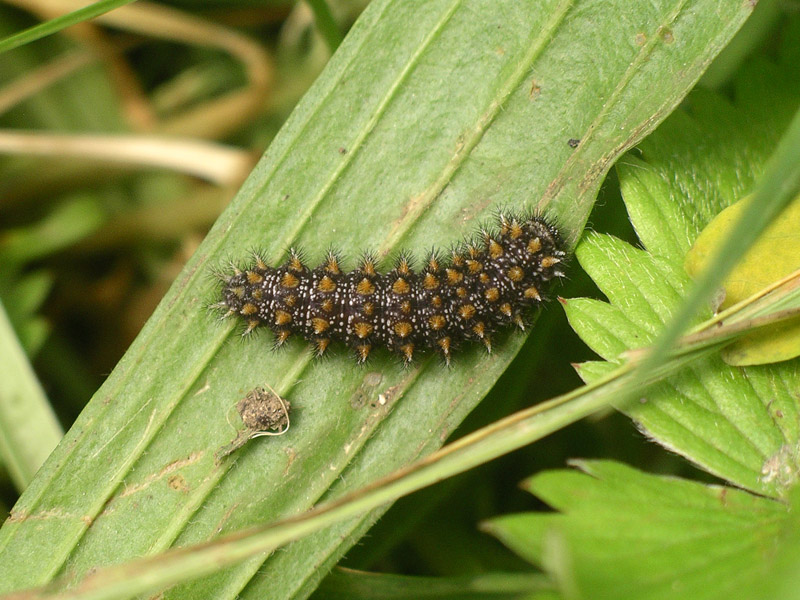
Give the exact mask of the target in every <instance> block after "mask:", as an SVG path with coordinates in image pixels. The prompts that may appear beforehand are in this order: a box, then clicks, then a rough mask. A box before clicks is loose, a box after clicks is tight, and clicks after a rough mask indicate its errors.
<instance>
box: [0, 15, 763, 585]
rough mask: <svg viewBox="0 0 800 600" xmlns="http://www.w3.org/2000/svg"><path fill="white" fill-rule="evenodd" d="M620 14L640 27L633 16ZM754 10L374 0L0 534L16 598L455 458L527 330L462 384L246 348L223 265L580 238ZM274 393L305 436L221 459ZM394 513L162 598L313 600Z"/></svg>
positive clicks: (455, 375) (2, 571)
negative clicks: (485, 227)
mask: <svg viewBox="0 0 800 600" xmlns="http://www.w3.org/2000/svg"><path fill="white" fill-rule="evenodd" d="M623 7H624V10H625V13H626V19H625V20H619V19H616V18H613V17H612V16H613V15H615V14H618V13H619V11H620V10H623ZM749 11H750V7H749V6H748V5H746V4H736V5H733V4H731V5H726V6H723V7H720V6H718V5H717V3H716V2H713V1H711V0H694V1H683V2H678V1H676V0H671V1H667V0H661V1H660V2H656V3H647V4H641V5H636V6H635V7H634V8H632V7H631V6H630V5H629V4H628V3H626V2H621V1H619V0H618V1H616V2H612V1H605V2H601V3H591V2H571V1H568V0H560V1H553V0H551V1H549V2H545V3H530V4H528V3H523V4H520V3H518V2H512V1H511V0H508V1H502V2H493V3H488V4H487V3H480V2H475V1H461V2H459V1H455V0H449V1H444V0H438V1H435V2H430V1H422V0H418V1H413V2H409V1H408V0H402V1H401V0H378V1H376V2H373V3H371V4H370V6H369V8H368V9H367V10H366V11H365V13H364V14H363V15H362V17H361V18H360V19H359V21H358V22H357V23H356V25H355V26H354V28H353V29H352V30H351V32H350V34H349V35H348V37H347V39H346V40H345V41H344V42H343V44H342V45H341V47H340V48H339V50H338V51H337V53H336V54H335V56H334V57H333V59H332V60H331V62H330V63H329V65H328V67H327V68H326V70H325V72H324V73H323V75H322V76H321V77H320V79H319V80H318V81H317V83H316V84H315V85H314V87H313V88H312V89H311V91H310V92H309V94H308V95H307V96H306V97H305V99H304V100H303V101H302V102H301V103H300V105H299V106H298V107H297V109H296V110H295V112H294V114H293V115H292V117H291V119H290V120H289V121H288V122H287V124H286V125H285V127H284V128H283V130H282V132H281V134H280V135H279V136H278V137H277V138H276V140H275V142H274V143H273V144H272V146H271V147H270V149H269V150H268V152H267V153H266V155H265V156H264V158H263V159H262V160H261V162H260V163H259V164H258V166H257V167H256V168H255V170H254V172H253V173H252V175H251V177H250V178H249V179H248V181H247V182H246V183H245V185H244V186H243V188H242V190H241V191H240V193H239V195H238V196H237V198H236V199H235V200H234V201H233V202H232V204H231V206H230V207H229V209H228V210H227V211H226V212H225V213H224V214H223V216H222V217H221V218H220V220H219V221H218V223H217V224H216V226H215V227H214V229H213V230H212V232H211V233H210V234H209V236H208V238H207V239H206V241H205V242H204V244H203V245H202V246H201V247H200V249H199V250H198V252H197V253H196V255H195V256H194V257H193V259H192V260H191V261H190V263H189V264H188V265H187V267H186V269H185V270H184V272H183V273H182V274H181V276H180V277H179V278H178V280H177V281H176V283H175V284H174V285H173V287H172V288H171V290H170V292H169V293H168V294H167V296H166V297H165V299H164V300H163V302H162V303H161V305H160V306H159V308H158V309H157V311H156V313H155V314H154V315H153V317H152V318H151V319H150V321H149V322H148V324H147V325H146V326H145V328H144V329H143V331H142V333H141V335H140V336H139V338H137V340H136V342H134V344H133V345H132V347H131V348H130V350H129V351H128V353H127V354H126V356H125V357H124V358H123V360H122V361H121V362H120V364H119V365H118V366H117V368H116V369H115V370H114V372H113V373H112V374H111V375H110V376H109V378H108V380H107V381H106V383H105V385H104V386H103V387H102V388H101V390H100V391H99V392H98V393H97V395H96V396H95V398H94V399H93V401H92V402H91V403H90V405H89V406H88V407H87V409H86V410H85V411H84V413H83V414H82V415H81V417H80V418H79V420H78V421H77V422H76V424H75V426H74V427H73V428H72V429H71V430H70V432H69V433H68V434H67V436H66V438H65V440H64V442H63V443H62V444H61V445H60V447H59V448H58V449H57V451H56V452H55V453H54V454H53V456H52V458H51V459H50V461H49V462H48V463H47V464H46V465H45V467H44V468H43V470H42V471H41V473H40V475H39V477H37V478H36V479H35V480H34V482H33V483H32V484H31V486H30V487H29V488H28V490H26V493H25V494H24V495H23V497H22V498H21V500H20V502H19V503H18V505H17V506H16V507H15V508H14V510H13V512H12V517H11V520H10V521H9V522H8V523H6V525H5V526H4V527H3V529H2V530H0V565H2V566H1V567H0V589H2V590H12V589H19V588H21V587H25V586H32V585H37V584H43V583H46V582H49V581H51V580H52V579H53V578H54V577H55V576H56V575H58V574H68V575H70V576H73V575H80V574H83V573H86V572H87V571H90V570H94V569H97V568H98V567H102V566H103V565H108V564H111V563H118V562H122V561H125V560H126V559H129V558H132V557H135V556H142V555H154V554H157V553H159V552H161V551H163V550H165V549H166V548H169V547H170V546H174V545H178V546H182V545H186V544H190V543H195V542H203V541H206V540H208V539H209V538H212V537H215V536H217V535H219V534H220V533H224V532H230V531H235V530H239V529H242V528H245V527H247V526H249V525H252V524H254V523H264V522H268V521H271V520H274V519H277V518H279V517H284V516H287V515H293V514H297V513H299V512H302V511H304V510H306V509H308V508H309V507H310V506H312V505H313V504H315V503H317V502H319V501H320V500H324V499H331V498H335V497H338V496H339V495H341V494H343V493H344V492H345V491H347V490H350V489H354V488H357V487H359V486H362V485H364V484H366V483H368V482H370V481H372V480H374V479H375V478H376V477H378V476H379V475H382V474H385V473H388V472H391V471H392V470H394V469H396V468H398V467H400V466H402V465H405V464H407V463H408V462H410V461H411V460H413V459H414V458H417V457H419V456H421V455H425V454H428V453H429V452H431V451H432V450H433V449H435V448H436V447H438V446H439V445H440V444H441V443H442V442H443V440H444V439H446V438H447V436H448V435H449V434H450V433H451V432H452V431H453V429H454V428H455V427H456V425H457V424H458V423H459V422H460V421H461V420H462V419H463V417H464V416H465V415H466V414H467V412H469V410H471V408H472V407H473V406H474V405H475V404H476V403H477V402H478V401H479V400H480V399H481V398H482V397H483V396H484V395H485V393H486V392H487V390H488V389H489V388H491V386H492V384H493V383H494V381H495V380H496V379H497V378H498V377H499V375H500V374H501V373H502V372H503V370H504V369H505V367H506V366H507V364H508V363H509V362H510V361H511V359H512V358H513V356H514V355H515V353H516V352H517V350H518V349H519V347H520V345H521V343H522V341H523V340H522V337H521V336H516V337H514V336H512V337H510V338H509V339H508V340H507V342H506V343H504V344H503V345H502V346H501V347H500V348H499V349H498V351H497V352H495V353H493V354H492V355H491V356H486V355H485V354H484V353H483V352H482V351H481V350H480V349H478V348H472V349H469V350H467V351H465V352H464V353H463V354H462V355H461V356H459V357H458V358H457V360H456V361H455V364H454V366H453V368H451V369H445V368H443V367H442V366H441V365H439V364H438V363H437V361H436V360H435V359H433V358H431V359H426V360H423V361H421V362H420V363H418V364H417V365H415V366H413V367H412V368H409V369H403V368H402V367H400V366H399V365H397V364H396V363H395V362H394V361H393V360H391V359H389V358H388V357H386V356H379V357H376V359H375V360H374V361H373V362H371V363H370V364H369V365H368V366H367V367H365V368H358V367H355V366H354V365H353V364H352V360H351V358H350V357H348V356H346V354H345V353H344V352H338V353H334V354H333V355H332V356H331V357H330V358H329V359H326V360H323V361H315V362H312V361H311V359H310V356H309V353H308V350H307V349H306V348H305V347H304V346H303V345H302V344H299V343H296V344H290V345H289V348H287V349H286V351H283V352H280V353H271V352H270V350H269V347H270V343H271V340H270V339H269V336H268V335H265V336H262V337H260V338H256V339H247V340H244V341H240V340H238V339H236V335H235V332H234V329H233V326H231V325H227V324H220V323H218V322H217V321H216V320H215V318H214V317H213V316H211V315H209V314H208V312H207V311H206V308H205V307H206V305H207V304H208V303H210V302H213V301H214V300H215V299H216V297H217V294H218V290H217V288H216V286H215V284H214V283H213V281H211V278H210V277H209V273H210V272H211V271H212V270H213V269H214V268H219V267H220V266H222V265H224V264H225V261H226V260H227V259H234V260H240V259H241V258H242V257H243V256H245V255H246V253H247V251H248V250H249V249H251V248H253V247H260V248H261V249H262V250H263V252H264V254H265V255H266V256H267V257H268V259H269V260H270V261H273V262H278V261H279V260H280V258H281V255H282V252H283V250H284V249H285V248H286V247H288V246H289V245H291V244H299V245H300V246H302V247H303V248H305V250H306V252H307V254H308V256H310V257H313V258H319V257H321V256H322V254H323V252H324V251H325V249H327V247H328V246H329V245H330V244H331V243H332V242H334V241H335V242H336V243H337V244H338V245H340V246H341V247H342V248H343V249H344V250H345V251H346V252H347V254H348V255H350V256H351V257H352V255H354V254H357V253H358V252H359V251H360V250H362V249H363V248H365V247H367V248H370V247H371V248H373V249H376V250H378V251H379V252H380V253H381V255H382V256H383V255H386V254H390V253H393V252H396V251H397V250H398V249H399V248H401V247H408V248H414V249H417V250H418V252H419V253H423V252H424V251H425V250H426V249H427V248H430V247H431V246H433V245H436V246H447V245H448V244H450V243H453V242H455V241H456V240H458V239H460V238H462V237H463V236H464V235H465V234H468V233H470V232H471V231H472V230H473V229H474V228H475V226H476V225H477V223H479V222H480V221H481V220H485V219H486V218H487V216H488V215H490V214H491V212H492V210H494V209H497V208H498V207H501V206H502V207H506V208H513V209H515V210H520V211H521V210H524V209H530V208H533V207H536V206H538V207H539V208H542V209H544V208H545V207H546V208H547V210H548V214H550V215H551V216H552V217H553V218H555V219H557V221H558V222H559V223H560V226H561V229H562V231H563V232H564V234H565V236H566V237H568V238H569V239H571V240H576V239H577V238H578V236H579V234H580V231H581V230H582V228H583V225H584V223H585V221H586V218H587V215H588V212H589V210H590V208H591V206H592V203H593V200H594V195H595V193H596V190H597V188H598V186H599V184H600V182H601V180H602V178H603V176H604V175H605V173H606V171H607V169H608V168H609V167H610V165H611V164H612V163H613V161H614V159H615V157H616V156H618V155H619V153H620V152H622V151H624V150H625V149H626V148H628V147H630V146H631V145H632V144H634V143H636V142H637V141H638V140H639V139H641V137H642V136H643V135H645V134H646V133H647V132H648V131H649V130H650V129H652V128H653V127H654V126H655V124H656V123H658V122H659V121H660V120H662V119H663V118H664V117H665V116H666V115H667V114H668V112H669V111H670V110H671V109H672V107H674V106H675V105H676V104H677V103H678V102H679V101H680V99H681V98H682V97H683V95H684V94H685V93H686V91H687V90H688V88H689V87H690V86H691V85H692V84H693V83H694V82H695V81H696V80H697V78H698V77H699V76H700V74H701V73H702V71H703V69H704V68H705V66H706V65H707V63H708V62H709V61H710V59H711V57H712V56H713V55H714V54H715V53H716V52H718V51H719V49H721V48H722V47H723V46H724V45H725V43H726V42H727V40H728V39H730V37H731V36H732V35H733V33H734V32H735V31H736V29H737V28H738V27H739V26H740V25H741V23H742V22H743V20H744V19H745V18H746V16H747V15H748V14H749ZM667 34H668V35H667ZM599 64H602V69H598V65H599ZM667 73H670V74H677V75H676V76H670V77H665V74H667ZM573 137H574V138H580V139H581V143H580V145H579V146H578V147H577V148H576V149H573V148H571V147H570V145H569V144H568V141H569V139H570V138H573ZM267 384H268V385H270V386H271V387H273V388H274V389H275V390H276V391H278V392H279V393H280V394H281V395H282V396H284V397H286V398H288V399H289V400H290V401H291V403H292V407H293V410H294V411H295V413H294V414H293V419H292V429H291V430H290V431H289V433H288V434H286V435H284V436H281V437H278V438H271V439H259V440H255V441H253V442H250V443H249V444H248V445H247V446H245V447H244V448H242V449H241V450H240V451H238V452H237V454H236V455H234V456H232V457H231V459H230V460H228V461H226V462H224V463H223V464H221V465H217V464H215V462H214V459H213V455H214V452H215V450H216V449H217V448H219V447H220V446H223V445H225V444H227V443H228V442H229V441H230V439H231V438H232V437H234V435H235V432H234V431H233V430H232V428H231V427H230V426H229V425H228V423H227V420H226V416H227V415H228V413H229V412H230V410H231V408H232V407H233V405H234V404H235V403H236V401H237V400H238V399H239V398H240V397H241V396H243V395H244V394H245V393H246V392H247V391H248V390H249V389H252V388H253V387H256V386H259V385H267ZM382 510H383V509H379V510H377V511H374V512H373V513H370V514H368V515H365V516H363V517H361V518H359V519H356V520H354V521H351V522H348V523H345V524H343V525H340V526H337V527H334V528H331V529H328V530H325V531H322V532H320V533H317V534H316V535H313V536H311V537H308V538H305V539H303V540H302V541H300V542H297V543H294V544H292V545H291V546H289V547H287V548H285V549H283V550H282V551H281V552H278V553H275V554H274V555H272V556H271V557H269V558H268V559H266V562H265V558H264V557H263V556H259V557H258V558H256V559H251V560H249V561H247V562H245V563H243V564H242V565H240V566H238V567H236V568H233V569H229V570H226V571H224V572H221V573H219V574H218V575H216V576H214V577H211V578H206V579H204V580H202V581H199V582H197V583H195V584H187V585H183V586H178V587H173V588H171V589H170V590H169V591H167V592H165V597H170V598H180V597H187V598H195V597H198V596H206V597H215V598H228V597H236V596H239V595H241V596H242V597H244V598H247V597H257V598H263V597H265V596H267V595H268V596H269V597H271V598H292V597H304V596H306V595H307V594H308V593H310V591H311V590H312V589H314V587H315V586H316V584H317V582H318V581H319V579H320V578H321V577H322V575H324V573H325V572H326V571H327V569H328V568H329V567H330V566H332V565H333V564H334V563H335V562H336V561H337V560H338V558H339V557H340V556H341V555H342V554H343V553H344V552H345V551H346V549H347V548H348V547H349V546H350V545H351V544H352V543H354V542H355V540H357V539H358V537H359V536H360V535H362V534H363V533H364V532H365V531H366V529H367V528H368V527H369V526H370V525H371V523H372V522H373V521H374V520H375V518H377V516H378V515H379V514H380V513H381V512H382ZM132 577H137V578H138V583H139V584H142V582H145V583H146V581H147V575H146V573H134V574H133V575H132ZM97 593H98V594H103V593H105V594H106V596H107V597H111V596H114V595H115V594H116V595H117V596H120V597H122V596H125V595H126V593H129V591H128V587H125V586H123V587H118V588H115V589H113V590H101V591H98V592H97Z"/></svg>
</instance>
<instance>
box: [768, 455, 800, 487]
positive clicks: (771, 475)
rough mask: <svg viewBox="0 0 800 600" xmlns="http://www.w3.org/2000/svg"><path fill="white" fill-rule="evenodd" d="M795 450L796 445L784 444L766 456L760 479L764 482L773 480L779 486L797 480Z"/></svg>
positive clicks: (785, 485) (786, 485) (788, 484)
mask: <svg viewBox="0 0 800 600" xmlns="http://www.w3.org/2000/svg"><path fill="white" fill-rule="evenodd" d="M797 451H798V448H797V447H796V446H794V447H793V446H790V445H789V444H784V445H783V446H781V447H780V449H779V450H778V451H777V452H776V453H775V454H773V455H772V456H770V457H769V458H767V460H766V461H764V464H763V466H762V467H761V481H762V482H764V483H773V482H775V483H776V484H777V485H778V486H780V487H781V488H784V489H785V488H787V487H789V486H790V485H791V484H793V483H794V482H795V481H796V480H797Z"/></svg>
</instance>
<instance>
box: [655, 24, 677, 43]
mask: <svg viewBox="0 0 800 600" xmlns="http://www.w3.org/2000/svg"><path fill="white" fill-rule="evenodd" d="M658 34H659V35H660V36H661V39H662V40H664V43H665V44H671V43H672V42H674V41H675V36H674V35H673V34H672V30H671V29H670V28H669V27H659V28H658Z"/></svg>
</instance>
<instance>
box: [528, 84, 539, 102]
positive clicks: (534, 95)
mask: <svg viewBox="0 0 800 600" xmlns="http://www.w3.org/2000/svg"><path fill="white" fill-rule="evenodd" d="M541 95H542V86H541V85H539V82H538V81H536V80H535V79H534V80H532V81H531V89H530V91H529V92H528V97H529V98H530V99H531V100H536V99H538V98H539V96H541Z"/></svg>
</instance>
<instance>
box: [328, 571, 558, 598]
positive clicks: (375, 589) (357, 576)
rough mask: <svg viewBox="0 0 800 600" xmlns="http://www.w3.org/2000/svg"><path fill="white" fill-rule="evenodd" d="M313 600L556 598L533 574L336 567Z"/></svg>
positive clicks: (548, 583) (543, 580) (542, 580)
mask: <svg viewBox="0 0 800 600" xmlns="http://www.w3.org/2000/svg"><path fill="white" fill-rule="evenodd" d="M313 598H314V600H358V599H359V598H364V599H367V598H369V599H372V600H381V599H382V600H390V599H392V598H396V599H400V600H407V599H408V598H420V599H431V600H459V599H462V598H463V599H464V600H551V599H555V598H558V596H557V595H556V594H555V593H554V590H553V589H552V584H551V583H550V582H549V581H548V580H547V578H546V577H545V576H543V575H540V574H535V573H482V574H479V575H468V576H456V577H408V576H402V575H383V574H380V573H366V572H363V571H353V570H350V569H335V570H334V571H333V572H332V573H331V574H330V575H328V577H326V578H325V579H324V580H323V581H322V584H321V585H320V587H319V588H318V589H317V591H316V592H315V593H314V596H313Z"/></svg>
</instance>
